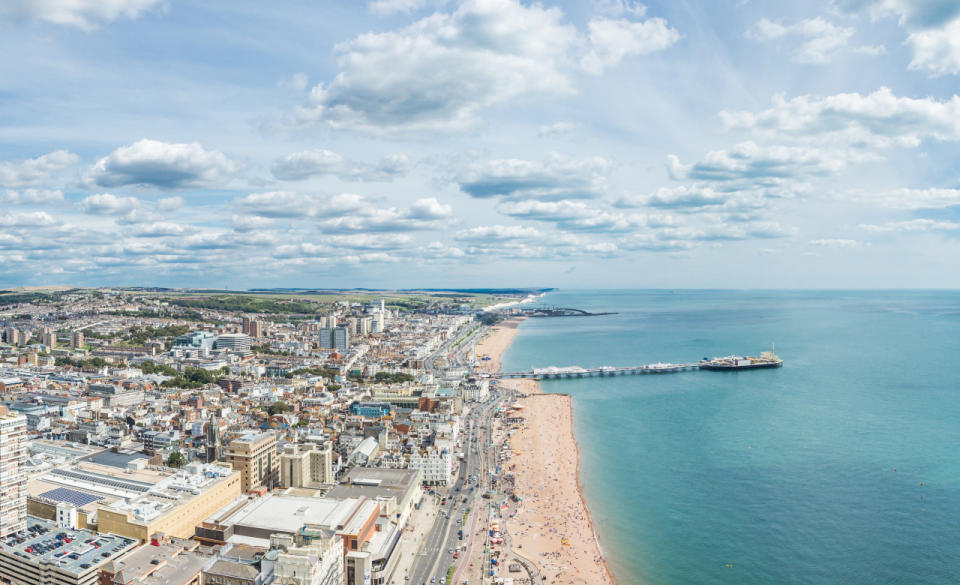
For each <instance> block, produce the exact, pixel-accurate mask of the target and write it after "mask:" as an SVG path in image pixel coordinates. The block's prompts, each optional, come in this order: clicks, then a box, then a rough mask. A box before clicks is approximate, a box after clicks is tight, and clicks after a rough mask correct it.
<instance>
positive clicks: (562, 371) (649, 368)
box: [489, 363, 700, 380]
mask: <svg viewBox="0 0 960 585" xmlns="http://www.w3.org/2000/svg"><path fill="white" fill-rule="evenodd" d="M699 369H700V364H662V363H660V364H647V365H643V366H630V367H623V368H614V367H606V366H604V367H599V368H581V367H578V366H573V367H566V368H556V367H553V368H534V369H533V370H531V371H528V372H500V373H498V374H491V375H490V376H489V377H491V378H535V379H538V380H540V379H550V378H589V377H593V376H629V375H637V374H671V373H674V372H688V371H691V370H699Z"/></svg>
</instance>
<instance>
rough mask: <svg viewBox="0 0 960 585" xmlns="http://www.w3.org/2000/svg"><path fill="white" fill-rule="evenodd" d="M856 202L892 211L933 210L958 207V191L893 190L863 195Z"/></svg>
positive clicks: (959, 194)
mask: <svg viewBox="0 0 960 585" xmlns="http://www.w3.org/2000/svg"><path fill="white" fill-rule="evenodd" d="M858 200H859V201H863V202H865V203H880V204H881V205H883V206H884V207H890V208H893V209H933V208H940V207H951V206H953V205H960V189H944V188H930V189H907V188H904V189H893V190H890V191H883V192H880V193H868V194H863V195H861V196H859V197H858Z"/></svg>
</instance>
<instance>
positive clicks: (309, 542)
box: [270, 524, 343, 585]
mask: <svg viewBox="0 0 960 585" xmlns="http://www.w3.org/2000/svg"><path fill="white" fill-rule="evenodd" d="M270 548H271V549H273V550H277V551H278V552H277V555H276V559H275V565H274V573H273V574H274V581H273V583H274V585H343V538H342V537H341V536H340V535H339V534H336V532H335V531H333V530H329V529H326V528H323V527H321V526H316V525H310V524H307V525H304V526H303V528H301V529H300V531H299V532H298V533H297V534H296V535H294V536H290V535H285V534H279V535H274V536H272V537H271V538H270Z"/></svg>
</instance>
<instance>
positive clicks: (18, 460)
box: [0, 406, 27, 538]
mask: <svg viewBox="0 0 960 585" xmlns="http://www.w3.org/2000/svg"><path fill="white" fill-rule="evenodd" d="M26 432H27V417H25V416H23V415H22V414H11V413H10V412H8V411H7V407H6V406H0V538H3V537H5V536H7V535H9V534H13V533H14V532H19V531H21V530H25V529H26V528H27V477H26V475H25V474H24V469H23V466H24V462H25V460H26V457H27V449H26V445H25V442H24V437H25V435H26Z"/></svg>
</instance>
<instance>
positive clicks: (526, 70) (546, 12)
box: [298, 0, 678, 133]
mask: <svg viewBox="0 0 960 585" xmlns="http://www.w3.org/2000/svg"><path fill="white" fill-rule="evenodd" d="M563 17H564V15H563V11H562V10H561V9H560V8H558V7H549V8H548V7H545V6H544V5H542V4H540V3H532V4H529V5H524V4H522V3H521V2H519V0H466V1H464V2H463V3H461V4H460V5H459V6H458V7H457V9H456V10H454V11H453V12H451V13H443V12H437V13H434V14H432V15H430V16H427V17H425V18H422V19H420V20H418V21H416V22H414V23H413V24H411V25H409V26H407V27H406V28H403V29H400V30H397V31H392V32H382V33H367V34H363V35H360V36H358V37H356V38H354V39H353V40H350V41H347V42H344V43H341V44H339V45H337V47H336V51H337V53H338V54H339V58H338V65H339V73H337V75H336V76H335V77H334V78H333V79H332V80H331V81H330V82H329V83H326V84H323V83H321V84H319V85H317V86H315V87H314V88H313V89H312V90H311V92H310V98H309V100H308V102H307V103H306V104H305V105H304V106H303V107H301V108H299V110H298V120H299V121H300V122H301V123H311V122H318V123H322V124H325V125H328V126H331V127H335V128H351V129H358V130H364V131H368V132H375V133H394V132H417V131H424V130H445V131H451V130H460V129H463V128H465V127H468V126H471V125H472V124H473V123H474V122H475V121H476V115H477V113H478V111H480V110H482V109H484V108H487V107H490V106H494V105H498V104H505V103H513V102H515V101H517V100H520V99H523V98H532V97H533V96H541V97H544V96H545V97H551V96H557V95H571V94H573V93H575V84H574V77H575V75H576V73H577V71H578V67H577V66H576V65H577V64H578V63H580V62H581V61H582V62H583V65H584V66H585V67H587V68H588V69H590V70H591V71H593V72H597V71H599V70H602V69H603V68H605V67H608V66H611V65H614V64H616V63H617V62H619V61H620V60H621V59H622V58H624V57H625V56H627V55H633V54H643V53H649V52H651V51H655V50H659V49H662V48H665V47H666V46H669V45H670V44H671V43H673V42H674V41H675V40H676V39H677V38H678V34H677V32H676V31H675V30H673V29H671V28H670V27H669V26H667V24H666V22H665V21H663V20H662V19H656V18H654V19H649V20H647V21H644V22H631V21H627V20H613V19H610V18H606V17H602V18H599V19H595V20H594V21H591V23H590V35H589V39H585V38H584V37H583V36H582V35H581V34H580V33H578V31H577V29H576V28H575V27H574V26H572V25H569V24H565V23H564V21H563V20H564V18H563Z"/></svg>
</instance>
